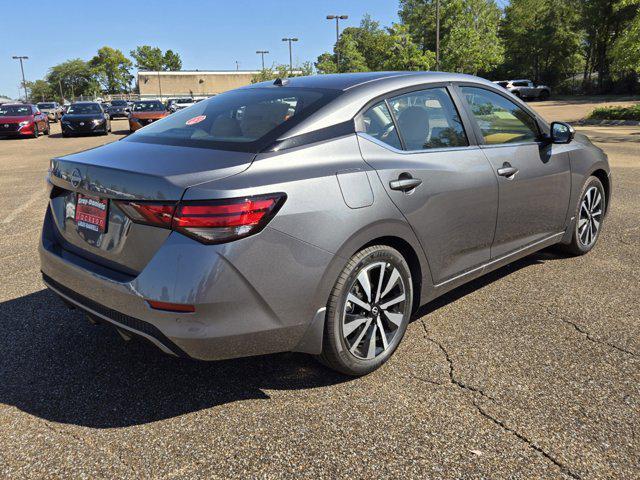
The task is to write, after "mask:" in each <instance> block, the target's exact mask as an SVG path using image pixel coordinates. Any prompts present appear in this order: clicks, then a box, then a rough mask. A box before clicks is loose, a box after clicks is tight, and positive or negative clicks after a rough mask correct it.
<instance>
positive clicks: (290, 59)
mask: <svg viewBox="0 0 640 480" xmlns="http://www.w3.org/2000/svg"><path fill="white" fill-rule="evenodd" d="M282 41H283V42H289V74H290V75H293V55H292V53H291V42H297V41H298V39H297V38H295V37H294V38H292V37H287V38H283V39H282Z"/></svg>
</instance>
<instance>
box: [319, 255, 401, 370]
mask: <svg viewBox="0 0 640 480" xmlns="http://www.w3.org/2000/svg"><path fill="white" fill-rule="evenodd" d="M412 307H413V284H412V279H411V271H410V269H409V265H408V264H407V262H406V260H405V259H404V257H403V256H402V255H401V254H400V253H399V252H398V251H397V250H395V249H393V248H391V247H389V246H386V245H374V246H372V247H368V248H365V249H364V250H361V251H360V252H358V253H356V254H355V255H354V256H353V257H351V259H350V260H349V262H348V263H347V265H346V266H345V267H344V269H343V270H342V272H341V273H340V275H339V276H338V279H337V280H336V283H335V285H334V287H333V290H332V291H331V295H330V296H329V302H328V304H327V316H326V321H325V328H324V337H323V346H322V353H321V354H320V356H319V360H320V361H321V362H322V363H323V364H324V365H326V366H328V367H330V368H332V369H334V370H337V371H338V372H341V373H344V374H346V375H352V376H359V375H366V374H367V373H370V372H372V371H374V370H376V369H377V368H379V367H380V366H381V365H382V364H384V363H385V362H386V361H387V360H388V359H389V358H390V357H391V355H393V352H395V350H396V348H397V347H398V345H399V344H400V341H401V340H402V337H403V336H404V332H405V330H406V328H407V325H408V323H409V319H410V317H411V312H412Z"/></svg>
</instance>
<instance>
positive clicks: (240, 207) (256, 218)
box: [116, 193, 286, 244]
mask: <svg viewBox="0 0 640 480" xmlns="http://www.w3.org/2000/svg"><path fill="white" fill-rule="evenodd" d="M285 199H286V195H285V194H284V193H276V194H270V195H258V196H253V197H242V198H232V199H225V200H202V201H200V200H198V201H188V202H181V203H178V204H177V205H176V204H175V203H159V202H135V201H134V202H125V201H117V202H116V203H117V205H118V206H119V207H120V209H121V210H122V211H123V212H124V213H125V214H126V215H127V216H128V217H129V218H130V219H131V220H132V221H133V222H135V223H142V224H146V225H154V226H157V227H164V228H171V229H172V230H175V231H177V232H180V233H182V234H184V235H187V236H189V237H192V238H194V239H196V240H198V241H200V242H202V243H208V244H211V243H225V242H230V241H232V240H236V239H238V238H243V237H246V236H249V235H253V234H254V233H258V232H259V231H260V230H262V229H263V228H264V227H265V226H266V225H267V223H269V221H270V220H271V219H272V218H273V216H274V215H275V214H276V213H277V211H278V210H279V209H280V207H281V206H282V204H283V203H284V201H285Z"/></svg>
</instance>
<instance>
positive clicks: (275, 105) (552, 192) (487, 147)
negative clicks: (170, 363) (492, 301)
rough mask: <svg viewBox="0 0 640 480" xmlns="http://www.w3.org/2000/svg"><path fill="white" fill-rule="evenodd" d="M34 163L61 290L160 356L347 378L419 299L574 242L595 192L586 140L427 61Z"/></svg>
mask: <svg viewBox="0 0 640 480" xmlns="http://www.w3.org/2000/svg"><path fill="white" fill-rule="evenodd" d="M49 171H50V174H49V177H48V182H49V186H50V194H49V197H50V201H49V206H48V209H47V213H46V217H45V220H44V227H43V233H42V241H41V244H40V247H39V249H40V258H41V270H42V272H43V275H44V277H43V278H44V282H45V284H46V285H47V286H48V287H49V288H50V289H51V290H53V291H54V292H56V293H57V294H58V295H60V296H61V297H62V298H64V300H65V301H66V302H67V303H68V304H70V305H72V306H74V307H77V308H79V309H81V310H83V311H85V312H87V314H88V315H89V316H90V317H92V318H93V319H98V320H99V321H101V322H106V323H110V324H112V325H115V326H116V328H118V329H120V330H121V331H123V332H125V334H126V335H132V334H135V335H139V336H141V337H144V338H146V339H148V340H150V341H151V342H153V343H154V344H156V345H157V346H158V347H159V348H160V349H162V350H163V351H165V352H168V353H172V354H175V355H179V356H188V357H193V358H197V359H202V360H214V359H222V358H232V357H239V356H247V355H257V354H266V353H274V352H281V351H299V352H306V353H310V354H314V355H317V356H319V358H320V359H321V361H323V362H324V363H325V364H326V365H329V366H330V367H332V368H334V369H336V370H339V371H340V372H343V373H346V374H349V375H362V374H366V373H368V372H371V371H372V370H374V369H376V368H378V367H379V366H380V365H382V364H383V363H384V362H385V361H386V360H387V359H388V358H389V357H390V356H391V355H392V353H393V352H394V350H395V349H396V347H397V346H398V344H399V343H400V340H401V339H402V337H403V335H404V333H405V329H406V327H407V324H408V323H409V320H410V318H411V315H412V312H414V311H415V310H416V308H417V307H418V306H419V305H421V304H424V303H425V302H429V301H431V300H433V299H434V298H436V297H438V296H440V295H442V294H444V293H445V292H447V291H449V290H451V289H453V288H455V287H457V286H459V285H461V284H463V283H465V282H468V281H470V280H472V279H474V278H477V277H479V276H481V275H482V274H484V273H487V272H489V271H492V270H495V269H496V268H499V267H501V266H503V265H505V264H508V263H510V262H513V261H515V260H517V259H519V258H521V257H524V256H526V255H529V254H531V253H533V252H535V251H537V250H540V249H542V248H545V247H548V246H551V245H554V244H559V245H561V246H562V248H564V249H565V250H566V251H568V252H570V253H571V254H576V255H581V254H585V253H587V252H589V251H590V250H591V249H592V248H593V247H594V245H595V244H596V242H597V240H598V238H599V235H600V232H601V229H602V225H603V220H604V218H605V214H606V212H607V207H608V202H609V192H610V190H611V177H610V169H609V164H608V161H607V157H606V155H605V154H604V153H603V152H602V150H600V149H599V148H597V147H595V146H594V145H592V144H591V142H590V141H589V140H588V138H587V137H586V136H584V135H581V134H576V133H575V132H574V130H573V129H572V128H571V127H570V126H569V125H567V124H566V123H562V122H553V123H551V124H550V125H549V124H548V123H547V122H546V121H545V120H544V119H543V118H542V117H541V116H539V115H538V114H537V113H536V112H535V111H533V110H531V109H530V108H529V107H528V106H527V105H526V104H524V103H523V102H521V101H520V100H518V99H516V98H514V97H513V96H512V95H510V94H508V93H507V92H505V91H504V90H503V89H501V88H500V87H498V86H497V85H495V84H493V83H491V82H489V81H487V80H483V79H480V78H477V77H473V76H468V75H461V74H446V73H438V72H427V73H423V72H367V73H354V74H343V75H318V76H312V77H296V78H291V79H288V80H286V81H280V80H276V82H275V83H272V82H263V83H258V84H255V85H251V86H247V87H243V88H241V89H237V90H232V91H229V92H226V93H223V94H221V95H218V96H215V97H212V98H210V99H208V100H205V101H203V102H200V103H198V104H197V105H194V106H193V107H191V108H189V109H187V110H182V111H179V112H176V113H174V114H173V115H171V116H169V117H167V118H165V119H163V120H161V121H159V122H156V123H153V124H151V125H148V126H146V127H145V128H144V129H141V130H139V131H138V132H136V133H135V134H134V135H131V136H129V137H126V138H124V139H123V140H121V141H119V142H113V143H110V144H108V145H105V146H102V147H98V148H94V149H92V150H87V151H84V152H80V153H76V154H72V155H66V156H62V157H58V158H55V159H53V160H52V161H51V166H50V170H49ZM106 188H108V189H109V190H106ZM67 252H69V253H67Z"/></svg>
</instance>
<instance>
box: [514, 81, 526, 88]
mask: <svg viewBox="0 0 640 480" xmlns="http://www.w3.org/2000/svg"><path fill="white" fill-rule="evenodd" d="M527 85H529V82H513V86H514V87H526V86H527Z"/></svg>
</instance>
